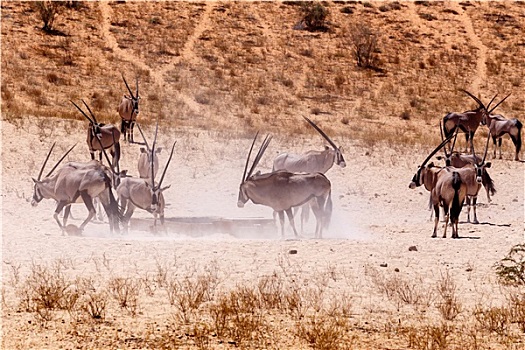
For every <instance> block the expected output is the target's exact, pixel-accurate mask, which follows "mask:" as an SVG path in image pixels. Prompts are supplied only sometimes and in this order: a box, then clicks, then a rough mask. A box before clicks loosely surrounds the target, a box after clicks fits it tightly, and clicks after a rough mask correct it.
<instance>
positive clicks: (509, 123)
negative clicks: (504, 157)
mask: <svg viewBox="0 0 525 350" xmlns="http://www.w3.org/2000/svg"><path fill="white" fill-rule="evenodd" d="M486 120H487V126H488V127H489V131H490V135H491V136H492V141H493V142H494V158H496V148H499V159H501V140H502V137H503V136H505V134H509V136H510V139H511V140H512V143H514V146H515V147H516V153H515V154H514V160H520V158H519V155H520V150H521V128H522V127H523V124H522V123H521V122H520V121H519V120H518V119H516V118H512V119H507V118H505V117H503V116H502V115H501V114H489V115H488V116H487V119H486ZM496 141H497V142H498V145H496Z"/></svg>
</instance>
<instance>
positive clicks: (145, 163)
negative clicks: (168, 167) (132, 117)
mask: <svg viewBox="0 0 525 350" xmlns="http://www.w3.org/2000/svg"><path fill="white" fill-rule="evenodd" d="M137 127H138V128H139V131H140V134H141V135H142V138H143V140H144V144H145V146H146V147H141V148H140V156H139V161H138V164H137V167H138V170H139V176H140V177H141V178H143V179H145V178H149V177H150V176H151V167H153V176H155V175H156V174H157V171H158V170H159V157H158V154H159V153H160V152H161V151H162V147H159V148H157V149H155V152H153V149H151V148H150V147H149V145H148V141H147V140H146V137H145V136H144V133H143V132H142V129H141V128H140V125H139V124H137Z"/></svg>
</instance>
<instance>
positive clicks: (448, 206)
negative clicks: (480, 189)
mask: <svg viewBox="0 0 525 350" xmlns="http://www.w3.org/2000/svg"><path fill="white" fill-rule="evenodd" d="M436 178H437V179H436V184H435V186H434V188H433V189H432V192H431V199H432V206H433V207H434V215H435V218H434V231H433V233H432V238H435V237H437V227H438V223H439V208H440V207H442V208H443V211H444V213H445V229H444V231H443V238H446V237H447V226H448V222H449V219H450V223H451V225H452V238H459V235H458V222H459V214H460V213H461V209H462V208H463V202H464V201H465V196H466V194H467V185H466V184H465V183H464V182H463V181H462V179H461V175H460V174H459V172H457V171H452V170H450V169H448V168H445V169H442V170H441V171H438V172H437V173H436Z"/></svg>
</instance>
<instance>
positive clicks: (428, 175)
mask: <svg viewBox="0 0 525 350" xmlns="http://www.w3.org/2000/svg"><path fill="white" fill-rule="evenodd" d="M456 135H457V134H456ZM453 136H454V134H450V135H449V136H448V137H447V138H446V139H445V140H443V141H442V142H441V144H439V145H438V146H437V147H436V148H435V149H434V150H433V151H432V152H430V154H429V155H428V156H427V157H426V158H425V160H424V161H423V163H421V165H420V166H419V167H418V170H417V172H416V173H415V174H414V176H413V177H412V181H411V182H410V184H409V186H408V187H409V188H411V189H414V188H416V187H419V186H421V185H424V186H425V189H426V190H427V191H429V192H430V202H429V204H430V205H431V206H432V207H433V208H434V212H435V218H434V231H433V233H432V237H433V238H435V237H436V236H437V225H438V222H439V207H440V206H442V207H443V210H444V212H445V217H446V222H445V232H444V235H443V237H446V234H447V225H448V220H449V218H450V221H451V223H452V226H453V227H452V237H453V238H457V237H458V234H457V224H458V217H459V213H460V212H461V209H462V207H463V201H464V198H465V192H466V189H465V187H466V186H465V184H464V183H463V182H462V181H461V177H460V176H459V174H458V173H457V172H456V171H447V170H445V168H440V167H435V166H434V164H433V163H430V164H428V165H427V162H428V161H429V160H430V158H432V157H433V156H434V154H436V153H437V152H438V151H439V150H440V149H441V148H442V147H444V146H445V145H446V144H447V143H448V142H449V141H450V140H451V139H452V137H453Z"/></svg>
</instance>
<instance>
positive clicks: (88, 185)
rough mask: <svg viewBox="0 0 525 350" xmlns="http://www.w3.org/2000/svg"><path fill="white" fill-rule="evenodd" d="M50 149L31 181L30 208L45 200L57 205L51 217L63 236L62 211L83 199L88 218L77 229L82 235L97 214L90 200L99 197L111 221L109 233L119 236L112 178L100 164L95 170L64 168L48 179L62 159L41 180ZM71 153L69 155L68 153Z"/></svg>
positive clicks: (117, 212)
mask: <svg viewBox="0 0 525 350" xmlns="http://www.w3.org/2000/svg"><path fill="white" fill-rule="evenodd" d="M53 147H54V144H53ZM53 147H51V149H50V150H49V153H48V155H47V157H46V159H45V161H44V164H43V165H42V168H41V169H40V173H39V175H38V178H37V179H34V178H33V182H34V184H35V185H34V191H33V200H32V202H31V205H32V206H33V207H35V206H37V205H38V203H39V202H40V201H41V200H42V199H44V198H47V199H54V200H56V201H57V202H58V204H57V207H56V209H55V213H54V215H53V217H54V219H55V221H56V222H57V224H58V226H59V227H60V228H61V229H62V232H63V233H64V232H65V225H66V222H67V216H66V215H64V224H61V223H60V221H59V219H58V214H59V213H60V212H61V211H62V209H63V208H64V207H68V206H69V205H70V204H72V203H75V202H76V201H77V200H78V199H79V198H82V201H83V202H84V204H85V205H86V208H87V209H88V211H89V214H88V217H87V218H86V219H85V220H84V222H82V224H81V225H80V227H79V230H80V231H82V230H83V229H84V227H85V226H86V225H87V223H88V222H89V221H90V220H91V219H92V218H93V216H95V213H96V210H95V208H94V206H93V198H95V197H99V198H100V200H101V202H102V204H103V206H104V209H105V210H106V213H107V215H108V218H109V219H110V220H109V224H110V230H111V232H113V230H116V231H117V232H118V231H119V226H118V222H119V220H120V218H121V213H120V210H119V207H118V204H117V201H116V200H115V197H114V196H113V192H112V190H111V178H110V176H109V175H108V173H109V169H108V168H106V167H105V166H103V165H102V164H100V163H99V164H98V166H96V165H95V164H94V163H92V164H90V166H86V167H74V166H71V165H67V166H64V167H62V168H60V169H59V170H58V171H57V173H56V174H55V175H53V176H51V174H52V172H53V171H54V170H55V169H56V167H57V166H58V165H59V164H60V162H61V161H62V160H63V159H64V157H65V155H64V156H63V157H62V158H61V159H60V161H59V162H58V163H57V164H56V165H55V166H54V167H53V169H52V170H51V171H50V172H49V173H48V175H47V176H46V177H45V178H44V179H41V177H42V172H43V171H44V168H45V166H46V164H47V161H48V159H49V156H50V155H51V152H52V150H53ZM71 149H72V148H71ZM71 149H70V150H69V151H71ZM69 151H68V153H69ZM66 155H67V153H66ZM93 162H95V161H93ZM68 214H69V212H68Z"/></svg>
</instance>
